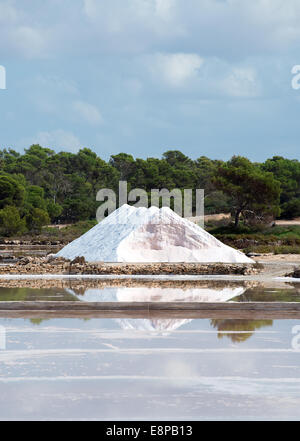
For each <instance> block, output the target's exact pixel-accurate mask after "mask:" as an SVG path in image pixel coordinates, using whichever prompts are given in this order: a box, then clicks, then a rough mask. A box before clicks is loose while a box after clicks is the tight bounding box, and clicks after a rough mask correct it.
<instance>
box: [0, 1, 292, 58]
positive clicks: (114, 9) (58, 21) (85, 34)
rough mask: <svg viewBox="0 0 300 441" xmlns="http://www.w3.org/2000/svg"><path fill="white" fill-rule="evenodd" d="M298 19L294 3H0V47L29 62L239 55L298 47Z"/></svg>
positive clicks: (227, 56) (240, 56)
mask: <svg viewBox="0 0 300 441" xmlns="http://www.w3.org/2000/svg"><path fill="white" fill-rule="evenodd" d="M66 16H67V17H68V20H67V21H66V20H65V17H66ZM299 21H300V2H299V0H289V1H288V2H287V1H286V0H252V1H248V2H247V1H245V0H227V1H221V0H202V1H199V0H189V1H188V2H186V1H184V0H110V1H107V0H81V1H77V2H74V0H64V2H61V1H59V0H44V1H43V2H42V3H41V5H39V8H36V1H35V0H27V1H26V2H17V1H16V0H0V23H1V26H0V48H1V50H4V51H7V52H9V53H12V52H15V53H17V54H20V53H21V54H22V55H23V56H25V57H32V58H34V57H36V58H40V57H45V56H53V54H54V55H57V54H61V53H63V54H65V53H67V54H74V53H75V52H76V54H77V55H79V54H80V55H84V54H86V52H89V53H95V54H99V53H100V54H101V53H107V52H109V53H115V54H120V53H128V54H132V53H149V52H155V51H158V50H159V51H161V52H186V53H201V54H203V56H205V57H206V56H212V55H217V56H219V57H220V56H221V54H222V55H223V56H224V58H232V57H235V58H236V57H238V58H242V57H244V56H245V55H249V54H254V53H255V52H257V53H268V52H272V53H274V52H276V53H278V51H280V50H290V49H291V48H293V49H294V50H295V49H297V48H298V47H299V43H300V28H299ZM237 36H238V38H237Z"/></svg>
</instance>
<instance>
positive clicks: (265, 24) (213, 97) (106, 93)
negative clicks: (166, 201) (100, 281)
mask: <svg viewBox="0 0 300 441" xmlns="http://www.w3.org/2000/svg"><path fill="white" fill-rule="evenodd" d="M299 22H300V2H299V0H289V1H288V2H287V1H284V0H252V1H245V0H188V1H186V0H64V1H63V2H62V1H61V0H44V1H43V2H41V1H40V0H23V1H22V2H21V1H17V0H16V1H14V0H0V65H3V66H4V67H5V68H6V74H7V89H6V90H0V148H4V147H12V148H15V149H16V150H18V151H22V150H23V149H24V148H26V147H28V146H29V145H30V144H32V143H40V144H41V145H43V146H45V147H51V148H53V149H54V150H56V151H60V150H68V151H73V152H76V151H78V149H80V148H81V147H90V148H92V149H93V150H95V151H96V152H97V153H98V154H99V155H100V156H101V157H103V158H104V159H108V158H109V156H110V155H111V154H116V153H119V152H122V151H123V152H127V153H131V154H133V155H134V156H136V157H147V156H158V157H159V156H161V154H162V153H163V152H164V151H166V150H169V149H180V150H181V151H183V152H184V153H185V154H187V155H189V156H190V157H192V158H197V157H199V156H201V155H207V156H209V157H211V158H221V159H229V158H230V157H231V156H232V155H233V154H241V155H246V156H248V157H249V158H250V159H252V160H257V161H260V160H264V159H266V158H268V157H271V156H273V155H284V156H286V157H289V158H297V159H300V153H299V152H300V150H299V141H300V90H294V89H292V87H291V80H292V74H291V69H292V67H293V66H294V65H296V64H300V52H299V47H300V26H299Z"/></svg>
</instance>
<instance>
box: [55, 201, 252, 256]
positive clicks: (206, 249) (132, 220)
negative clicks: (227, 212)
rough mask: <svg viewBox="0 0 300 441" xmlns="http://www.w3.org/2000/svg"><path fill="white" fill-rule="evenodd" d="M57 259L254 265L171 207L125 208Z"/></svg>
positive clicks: (61, 252) (68, 246) (77, 240)
mask: <svg viewBox="0 0 300 441" xmlns="http://www.w3.org/2000/svg"><path fill="white" fill-rule="evenodd" d="M56 256H57V257H64V258H66V259H75V257H78V256H83V257H84V258H85V260H86V261H87V262H99V261H103V262H228V263H251V262H253V261H252V260H251V259H249V258H248V257H247V256H245V255H244V254H243V253H241V252H240V251H237V250H235V249H233V248H231V247H229V246H227V245H224V244H223V243H222V242H220V241H219V240H217V239H216V238H215V237H214V236H212V235H211V234H209V233H208V232H207V231H205V230H203V229H202V228H201V227H199V226H198V225H196V224H194V223H192V222H190V221H188V220H187V219H184V218H182V217H180V216H178V215H177V214H176V213H175V212H174V211H172V210H171V209H170V208H168V207H163V208H160V209H159V208H157V207H150V208H144V207H141V208H135V207H132V206H130V205H126V204H125V205H122V207H120V208H118V209H117V210H115V211H114V212H113V213H111V214H110V215H109V216H108V217H106V218H105V219H104V220H103V221H102V222H100V223H99V224H97V225H96V226H95V227H93V228H92V229H91V230H89V231H88V232H87V233H85V234H83V235H82V236H81V237H79V238H78V239H76V240H74V241H73V242H71V243H69V244H68V245H67V246H65V247H64V248H63V249H62V250H61V251H59V252H58V253H57V254H56Z"/></svg>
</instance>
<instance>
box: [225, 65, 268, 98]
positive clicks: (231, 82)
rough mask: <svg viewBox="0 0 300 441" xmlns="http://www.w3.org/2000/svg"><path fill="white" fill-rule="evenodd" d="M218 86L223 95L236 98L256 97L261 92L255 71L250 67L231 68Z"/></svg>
mask: <svg viewBox="0 0 300 441" xmlns="http://www.w3.org/2000/svg"><path fill="white" fill-rule="evenodd" d="M220 86H221V90H223V91H224V93H225V95H229V96H232V97H237V98H238V97H240V98H243V97H244V98H247V97H249V98H251V97H256V96H258V95H259V94H260V92H261V88H260V84H259V81H258V78H257V75H256V72H255V70H254V69H252V68H240V67H239V68H233V69H232V70H231V72H230V73H229V74H228V75H227V76H226V77H225V78H224V79H223V80H222V81H221V83H220Z"/></svg>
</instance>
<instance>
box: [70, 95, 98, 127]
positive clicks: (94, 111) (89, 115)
mask: <svg viewBox="0 0 300 441" xmlns="http://www.w3.org/2000/svg"><path fill="white" fill-rule="evenodd" d="M72 109H73V111H75V114H76V115H77V116H78V117H79V118H80V119H81V120H83V121H84V122H87V123H88V124H91V125H98V124H102V123H103V118H102V115H101V113H100V111H99V110H98V108H97V107H96V106H94V105H93V104H89V103H86V102H84V101H74V102H73V105H72Z"/></svg>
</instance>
